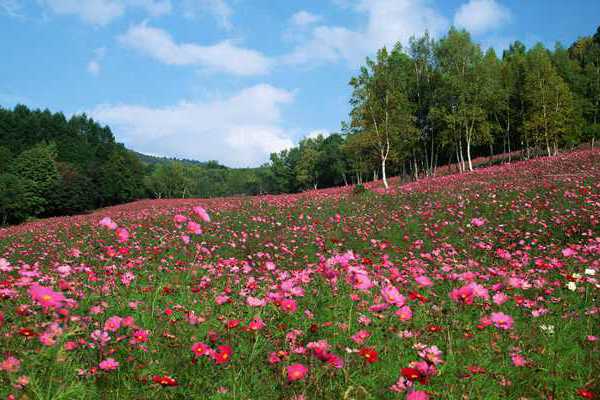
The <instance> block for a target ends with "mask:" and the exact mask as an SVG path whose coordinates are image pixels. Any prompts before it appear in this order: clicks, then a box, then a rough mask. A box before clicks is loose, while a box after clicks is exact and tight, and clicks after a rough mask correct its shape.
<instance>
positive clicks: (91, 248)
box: [0, 150, 600, 400]
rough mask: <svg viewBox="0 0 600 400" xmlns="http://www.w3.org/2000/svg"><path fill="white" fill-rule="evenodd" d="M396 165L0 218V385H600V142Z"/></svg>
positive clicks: (461, 395)
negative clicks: (456, 162) (425, 168)
mask: <svg viewBox="0 0 600 400" xmlns="http://www.w3.org/2000/svg"><path fill="white" fill-rule="evenodd" d="M390 185H391V190H389V191H387V192H386V191H384V190H383V188H382V187H381V183H380V182H375V183H372V184H368V185H367V186H368V189H369V191H368V192H366V193H362V194H358V193H353V188H352V187H351V186H348V187H341V188H332V189H325V190H316V191H307V192H303V193H299V194H294V195H279V196H256V197H228V198H218V199H214V198H213V199H184V200H143V201H138V202H133V203H129V204H125V205H120V206H115V207H110V208H106V209H102V210H98V211H97V212H95V213H92V214H88V215H81V216H74V217H61V218H52V219H47V220H40V221H36V222H32V223H27V224H23V225H20V226H15V227H10V228H8V229H3V230H1V231H0V269H1V271H2V274H3V275H2V282H1V285H0V304H1V305H2V307H1V311H0V346H1V347H2V349H3V353H2V354H0V396H1V397H4V398H6V397H7V396H9V395H14V396H26V397H27V398H36V396H37V394H36V393H44V394H45V396H46V397H48V398H55V397H56V396H63V397H64V396H66V397H68V398H70V399H94V398H105V399H113V398H114V399H139V398H196V397H197V396H199V394H202V397H205V398H215V399H217V398H219V399H234V398H261V399H281V398H285V399H302V398H305V399H316V398H319V399H320V398H324V399H325V398H327V399H328V398H341V397H344V396H347V397H349V398H350V397H351V398H357V399H358V398H360V399H363V398H364V399H375V398H376V399H387V398H389V399H393V398H408V399H411V400H412V399H418V398H424V397H422V396H428V397H429V398H434V399H438V398H439V399H456V400H458V399H461V400H464V399H473V400H475V399H484V398H511V399H533V398H555V399H575V398H593V396H595V394H597V393H598V391H599V389H600V387H599V386H598V381H597V380H596V379H595V377H596V376H597V373H598V369H597V366H598V365H600V351H599V350H600V348H599V347H598V346H599V344H600V341H599V340H598V336H599V333H600V329H599V328H600V326H599V320H598V313H599V309H598V301H599V299H598V296H599V295H600V284H599V282H598V274H599V273H600V239H599V238H598V232H599V229H598V226H599V224H600V221H599V216H600V150H584V151H576V152H572V153H565V154H562V155H559V156H556V157H544V158H539V159H534V160H530V161H522V162H515V163H512V164H503V165H498V166H494V167H490V168H485V169H480V170H476V171H474V172H471V173H466V174H455V175H447V176H443V177H439V178H430V179H423V180H420V181H418V182H414V183H410V184H404V185H399V184H398V182H396V181H394V180H390ZM49 376H51V378H49ZM23 377H25V378H23ZM525 382H526V384H525ZM417 396H421V397H417ZM586 396H588V397H586ZM589 396H592V397H589Z"/></svg>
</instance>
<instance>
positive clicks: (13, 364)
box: [0, 356, 21, 372]
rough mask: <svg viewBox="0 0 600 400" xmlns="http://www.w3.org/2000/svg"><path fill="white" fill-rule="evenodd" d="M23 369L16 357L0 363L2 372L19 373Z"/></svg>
mask: <svg viewBox="0 0 600 400" xmlns="http://www.w3.org/2000/svg"><path fill="white" fill-rule="evenodd" d="M19 368H21V361H19V359H18V358H15V357H12V356H10V357H6V358H5V359H4V360H3V361H2V362H0V371H6V372H17V371H18V370H19Z"/></svg>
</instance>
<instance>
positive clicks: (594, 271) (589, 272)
mask: <svg viewBox="0 0 600 400" xmlns="http://www.w3.org/2000/svg"><path fill="white" fill-rule="evenodd" d="M585 274H586V275H590V276H594V275H596V270H594V269H591V268H586V270H585Z"/></svg>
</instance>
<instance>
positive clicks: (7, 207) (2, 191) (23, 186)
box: [0, 173, 41, 225]
mask: <svg viewBox="0 0 600 400" xmlns="http://www.w3.org/2000/svg"><path fill="white" fill-rule="evenodd" d="M31 186H32V184H31V182H28V181H26V180H25V179H23V178H21V177H19V176H17V175H14V174H9V173H4V174H0V225H5V224H7V223H15V222H20V221H22V220H24V219H25V218H27V217H29V216H30V215H31V210H35V209H38V208H39V207H40V204H39V202H40V201H41V199H40V198H39V197H37V196H36V195H35V194H34V193H33V192H32V191H31Z"/></svg>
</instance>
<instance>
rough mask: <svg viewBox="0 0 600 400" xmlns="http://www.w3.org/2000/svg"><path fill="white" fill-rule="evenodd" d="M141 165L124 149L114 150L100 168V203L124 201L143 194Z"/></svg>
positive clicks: (137, 197)
mask: <svg viewBox="0 0 600 400" xmlns="http://www.w3.org/2000/svg"><path fill="white" fill-rule="evenodd" d="M142 174H143V165H142V163H141V162H140V161H139V160H138V159H137V157H135V155H133V154H131V153H129V152H127V151H126V150H125V149H117V150H115V151H114V152H113V153H112V154H111V156H110V157H109V159H108V161H107V162H106V163H105V164H104V165H103V166H102V168H100V174H99V179H98V184H99V187H100V191H99V195H100V204H102V205H110V204H118V203H125V202H128V201H132V200H136V199H139V198H141V197H143V196H144V194H145V193H144V182H143V175H142Z"/></svg>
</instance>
